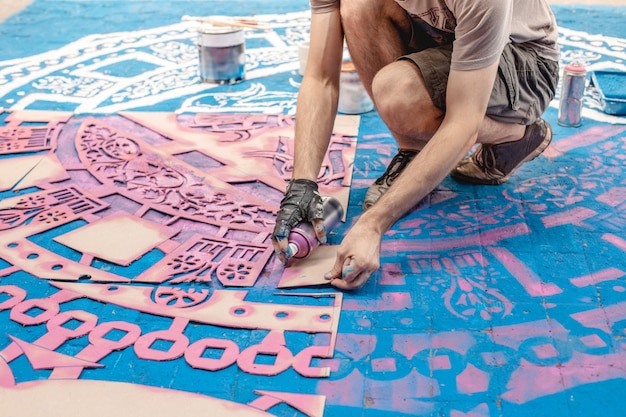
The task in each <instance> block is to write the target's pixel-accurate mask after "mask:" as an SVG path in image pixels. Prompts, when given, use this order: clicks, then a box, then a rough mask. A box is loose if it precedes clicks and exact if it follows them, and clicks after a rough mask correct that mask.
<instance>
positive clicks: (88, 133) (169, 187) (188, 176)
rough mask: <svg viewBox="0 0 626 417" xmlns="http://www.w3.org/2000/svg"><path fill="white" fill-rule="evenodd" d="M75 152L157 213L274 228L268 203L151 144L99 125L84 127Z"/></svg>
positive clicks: (104, 179) (103, 177)
mask: <svg viewBox="0 0 626 417" xmlns="http://www.w3.org/2000/svg"><path fill="white" fill-rule="evenodd" d="M76 147H77V150H78V152H79V155H80V157H81V160H82V161H83V163H84V164H86V166H87V167H88V169H89V170H90V172H91V173H92V175H94V176H95V177H96V178H98V179H99V180H100V181H101V182H103V183H104V184H106V185H107V186H109V187H114V188H115V189H117V190H118V192H120V193H122V194H127V195H129V196H130V197H131V198H133V199H136V200H138V201H141V202H144V203H145V204H148V205H150V206H152V207H154V208H155V209H159V210H162V211H164V212H166V213H169V214H171V215H173V216H181V217H187V218H192V219H194V220H195V221H204V222H207V223H211V224H215V225H217V226H228V227H233V228H244V229H246V230H258V231H260V230H264V229H267V228H269V227H271V225H272V224H273V220H272V218H273V217H272V215H271V210H272V208H271V207H270V206H268V205H267V204H263V203H262V202H259V201H255V199H253V198H251V197H250V196H246V195H243V194H241V193H239V192H237V191H236V190H235V189H233V188H232V187H231V186H230V185H228V184H226V183H224V182H222V181H220V180H217V178H206V179H205V178H203V177H201V176H200V173H199V172H194V171H193V169H192V168H191V167H186V166H184V164H182V163H176V162H168V161H167V160H166V159H165V158H164V157H163V156H161V155H159V154H158V153H157V151H156V150H154V149H152V148H151V147H150V145H148V144H145V143H142V142H141V141H140V139H138V138H133V137H129V136H128V135H127V134H125V133H124V132H121V131H119V130H117V129H116V128H114V127H112V126H108V125H106V124H103V123H101V122H99V121H98V120H87V121H86V122H85V123H84V124H83V127H82V129H81V131H80V133H79V135H78V136H77V146H76Z"/></svg>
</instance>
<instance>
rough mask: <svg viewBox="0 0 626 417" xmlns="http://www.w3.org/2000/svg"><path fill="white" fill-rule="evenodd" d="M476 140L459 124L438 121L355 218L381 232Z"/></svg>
mask: <svg viewBox="0 0 626 417" xmlns="http://www.w3.org/2000/svg"><path fill="white" fill-rule="evenodd" d="M475 142H476V134H468V132H467V129H463V126H455V125H453V124H450V123H448V124H446V123H444V124H442V126H441V128H440V129H439V131H438V132H437V133H436V134H435V136H433V138H432V139H431V140H430V141H429V142H428V143H427V144H426V146H425V147H424V149H422V151H421V152H420V153H419V154H418V155H417V156H416V157H415V159H413V161H411V163H410V164H409V165H408V166H407V167H406V169H405V170H404V171H403V172H402V174H400V176H399V177H398V178H397V179H396V181H395V182H394V183H393V185H392V186H391V187H390V188H389V190H388V191H387V192H386V193H385V195H383V196H382V197H381V199H380V200H379V201H378V202H377V203H376V204H375V205H374V206H373V207H372V208H370V209H369V210H368V211H367V212H365V213H364V214H363V215H362V216H361V218H360V219H359V222H366V223H367V224H368V225H369V226H371V227H373V228H374V229H375V230H376V231H377V232H378V233H379V234H380V235H381V236H382V235H383V234H384V233H385V232H386V231H387V230H389V229H390V228H391V226H393V224H394V223H395V222H396V221H398V220H399V219H400V218H401V217H402V216H404V215H405V214H406V213H408V212H409V211H410V210H411V209H412V208H413V207H415V206H416V205H417V203H419V202H420V201H421V200H422V199H423V198H424V197H426V196H427V195H428V194H429V193H430V192H431V191H432V190H434V189H435V188H436V187H437V186H438V185H439V184H440V183H441V182H442V181H443V180H444V178H445V177H446V176H447V175H448V173H449V172H450V171H451V170H452V168H454V167H455V166H456V165H457V163H458V162H459V161H460V160H461V159H462V158H463V157H464V156H465V155H466V154H467V152H468V151H469V150H470V148H471V147H472V146H473V145H474V143H475Z"/></svg>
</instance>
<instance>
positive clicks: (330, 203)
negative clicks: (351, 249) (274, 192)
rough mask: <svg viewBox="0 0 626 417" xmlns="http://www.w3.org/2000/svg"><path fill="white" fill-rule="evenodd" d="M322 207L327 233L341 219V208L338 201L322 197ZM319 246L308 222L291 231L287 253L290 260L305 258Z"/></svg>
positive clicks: (330, 197) (329, 197) (333, 198)
mask: <svg viewBox="0 0 626 417" xmlns="http://www.w3.org/2000/svg"><path fill="white" fill-rule="evenodd" d="M322 206H323V208H324V227H325V228H326V233H328V232H330V230H331V229H333V228H334V227H335V226H336V225H337V224H338V223H339V222H340V221H341V219H342V218H343V207H342V205H341V203H340V202H339V200H337V199H336V198H335V197H332V196H324V197H322ZM319 244H320V243H319V241H318V240H317V236H315V230H314V229H313V226H312V225H311V223H309V222H308V221H304V222H301V223H300V224H298V225H297V226H296V227H294V228H293V229H291V233H290V234H289V252H290V253H291V254H292V256H291V257H292V258H295V259H301V258H306V257H307V256H308V255H309V254H310V253H311V251H313V249H315V248H316V247H318V246H319Z"/></svg>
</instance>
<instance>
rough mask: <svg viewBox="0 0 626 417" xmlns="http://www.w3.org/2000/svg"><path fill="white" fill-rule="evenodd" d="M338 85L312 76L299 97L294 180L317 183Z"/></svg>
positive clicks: (332, 123)
mask: <svg viewBox="0 0 626 417" xmlns="http://www.w3.org/2000/svg"><path fill="white" fill-rule="evenodd" d="M337 98H338V86H333V85H332V84H331V85H329V84H325V83H323V82H321V81H319V80H317V79H315V78H313V77H311V78H310V79H305V80H304V81H303V83H302V86H301V88H300V93H299V95H298V106H297V115H296V130H295V134H296V141H295V151H294V154H295V155H294V170H293V178H305V179H309V180H312V181H316V180H317V177H318V175H319V171H320V167H321V165H322V161H323V159H324V155H325V154H326V150H327V149H328V144H329V143H330V137H331V135H332V130H333V125H334V122H335V114H336V111H337Z"/></svg>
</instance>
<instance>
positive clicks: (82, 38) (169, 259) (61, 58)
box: [0, 0, 626, 417]
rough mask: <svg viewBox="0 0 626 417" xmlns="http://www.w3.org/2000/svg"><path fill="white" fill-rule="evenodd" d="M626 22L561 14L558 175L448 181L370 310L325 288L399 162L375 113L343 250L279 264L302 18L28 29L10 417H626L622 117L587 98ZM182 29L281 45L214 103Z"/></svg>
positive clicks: (249, 61)
mask: <svg viewBox="0 0 626 417" xmlns="http://www.w3.org/2000/svg"><path fill="white" fill-rule="evenodd" d="M623 6H624V5H623V4H618V5H615V6H589V5H573V4H567V5H561V4H558V5H557V4H554V5H553V6H552V7H553V10H554V12H555V15H556V17H557V21H558V22H559V26H560V28H559V43H560V45H561V48H562V54H561V64H563V65H564V64H567V63H570V62H575V61H576V62H583V63H584V64H585V66H586V68H587V70H588V72H589V74H590V76H589V78H588V85H587V87H586V90H585V101H584V110H583V119H582V125H581V126H579V127H564V126H560V125H559V124H558V123H557V107H558V100H559V97H557V98H556V99H555V100H554V102H553V103H552V104H551V106H550V108H549V109H548V111H547V112H546V114H545V116H544V117H545V119H546V120H547V121H548V122H549V123H550V124H551V125H552V128H553V130H554V139H553V142H552V144H551V146H550V147H549V148H548V149H547V150H546V151H545V152H544V153H543V155H542V156H541V157H539V158H537V159H536V160H534V161H532V162H529V163H527V164H525V165H524V166H523V167H522V168H521V169H520V170H519V171H518V173H517V174H516V175H515V176H514V177H513V178H512V179H511V180H510V181H509V182H508V183H506V184H504V185H502V186H496V187H493V186H469V185H464V184H459V183H457V182H455V181H453V180H452V179H450V178H447V179H445V180H444V182H443V183H442V184H441V185H440V186H439V187H437V189H436V190H435V191H434V192H433V193H431V194H430V195H429V196H428V198H427V199H425V201H424V202H422V203H421V204H420V205H419V206H418V207H416V208H415V209H414V210H413V211H412V212H411V213H409V214H408V215H407V216H405V217H404V218H403V219H401V220H400V221H399V222H398V223H397V224H396V225H394V227H393V228H392V230H390V231H389V232H388V233H387V234H386V235H385V237H384V240H383V243H382V248H381V260H382V266H381V268H380V270H379V271H378V272H377V273H376V274H375V275H374V276H373V277H372V279H371V280H370V281H369V282H368V284H367V285H366V286H365V287H364V288H363V289H361V290H359V291H357V292H351V293H341V292H338V291H337V290H335V289H333V288H331V287H329V286H328V285H326V284H325V283H324V280H323V279H320V278H321V276H320V274H321V271H324V270H325V269H327V268H328V266H327V265H328V262H329V261H330V262H332V253H333V250H334V248H335V246H336V245H337V244H339V243H340V242H341V238H342V236H343V235H344V234H345V233H346V231H347V230H348V228H349V226H350V224H352V223H353V222H354V220H355V219H356V218H357V217H358V215H359V214H360V213H361V204H362V201H363V198H364V195H365V190H366V189H367V187H368V186H369V184H370V183H371V182H372V181H373V180H374V179H375V178H377V177H378V176H379V175H380V174H381V173H382V172H383V171H384V169H385V167H386V164H387V163H388V162H389V161H390V159H391V158H392V156H393V155H394V153H395V151H396V147H395V142H394V141H393V139H392V138H391V136H390V134H389V132H388V131H387V129H386V128H385V126H384V124H383V123H382V121H381V120H380V118H379V117H378V115H377V113H376V111H370V112H367V113H363V114H359V115H341V116H340V117H339V118H338V121H337V123H336V125H335V129H334V132H333V137H332V142H331V143H332V145H331V147H330V149H329V151H328V153H327V155H326V158H325V159H324V169H323V170H322V172H321V173H320V177H319V181H318V182H319V184H320V186H321V190H322V193H323V194H325V195H329V196H333V197H335V198H336V199H337V200H338V201H340V202H341V203H342V205H343V207H344V208H345V212H346V219H345V220H346V221H345V223H342V224H340V225H339V226H338V227H336V228H335V229H333V230H332V233H331V234H330V236H329V245H328V246H325V247H320V248H318V249H317V250H316V252H314V254H315V255H316V257H311V258H310V259H307V261H308V263H307V262H305V261H303V262H300V263H297V264H295V265H293V266H291V267H290V268H287V269H285V268H284V267H283V266H282V265H281V264H280V262H278V261H277V260H276V259H275V258H274V256H273V253H272V248H271V244H270V241H269V235H270V233H271V231H272V228H273V222H274V218H275V211H276V209H277V206H278V202H279V201H280V198H281V196H282V191H283V189H284V187H285V184H286V181H287V180H288V178H289V177H290V172H291V168H292V159H293V158H292V156H293V126H294V121H295V113H296V111H295V104H296V96H297V91H298V88H299V85H300V82H301V76H300V74H299V72H298V68H299V63H298V44H299V43H301V42H303V41H305V40H306V39H307V36H308V32H307V29H308V22H309V14H308V2H307V1H306V0H298V1H294V2H288V3H285V2H278V1H269V0H256V1H248V2H243V1H236V2H223V1H215V2H205V1H177V2H170V1H165V0H158V1H150V2H146V1H121V0H120V1H106V2H87V1H72V0H66V1H50V0H33V1H32V2H30V4H28V5H27V6H26V7H25V8H23V9H19V8H17V9H16V10H15V11H14V12H11V13H14V14H12V15H10V14H7V16H8V17H7V18H6V20H4V21H3V22H2V23H0V44H1V45H2V48H0V109H1V111H2V112H1V113H0V404H2V407H1V408H0V417H5V416H6V417H12V416H15V415H23V416H42V415H46V416H57V415H58V416H84V415H87V414H89V415H92V416H95V415H103V416H104V415H133V416H150V417H154V416H160V415H163V416H166V415H167V416H171V415H173V414H175V413H176V414H181V413H182V414H184V415H186V416H188V415H204V414H206V412H207V410H210V414H211V415H219V416H279V417H280V416H310V417H321V416H348V417H350V416H376V417H378V416H381V417H386V416H394V417H396V416H450V417H461V416H468V417H469V416H471V417H478V416H507V417H509V416H548V415H549V416H554V415H560V416H581V417H582V416H585V417H586V416H600V415H620V414H621V410H622V408H623V406H622V404H621V403H622V400H621V398H622V396H621V392H622V391H623V390H624V389H625V388H626V354H625V350H626V349H625V348H626V345H625V344H624V341H623V340H624V335H625V333H624V329H626V325H625V323H626V232H625V230H626V163H625V161H626V116H623V115H617V114H609V113H610V112H609V111H608V110H612V109H613V108H614V107H610V106H608V105H607V100H606V96H607V94H606V93H607V91H599V90H598V88H597V87H596V86H595V85H593V82H592V77H591V74H592V73H599V72H600V71H607V70H611V71H622V72H623V71H626V65H625V64H624V61H625V59H626V53H625V51H626V29H624V28H623V24H622V22H623V21H624V17H625V15H626V7H623ZM6 10H7V9H5V10H4V11H3V12H6ZM112 11H115V13H112ZM185 15H194V16H221V17H220V18H222V19H226V18H228V17H233V16H234V17H237V16H240V17H245V18H250V17H253V18H254V19H256V20H257V21H258V22H260V23H262V24H263V25H264V26H267V27H268V30H254V29H246V30H245V32H244V33H245V47H246V67H245V72H246V79H245V80H244V81H243V82H241V83H237V84H233V85H215V84H210V83H201V82H200V80H199V78H198V48H197V46H196V37H197V33H196V26H195V23H194V22H192V21H188V20H183V19H182V17H183V16H185ZM148 17H149V18H148ZM610 92H611V91H609V93H610ZM609 96H610V94H609ZM608 104H609V105H610V104H613V105H614V106H619V105H620V102H619V100H616V101H615V102H611V103H608Z"/></svg>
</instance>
